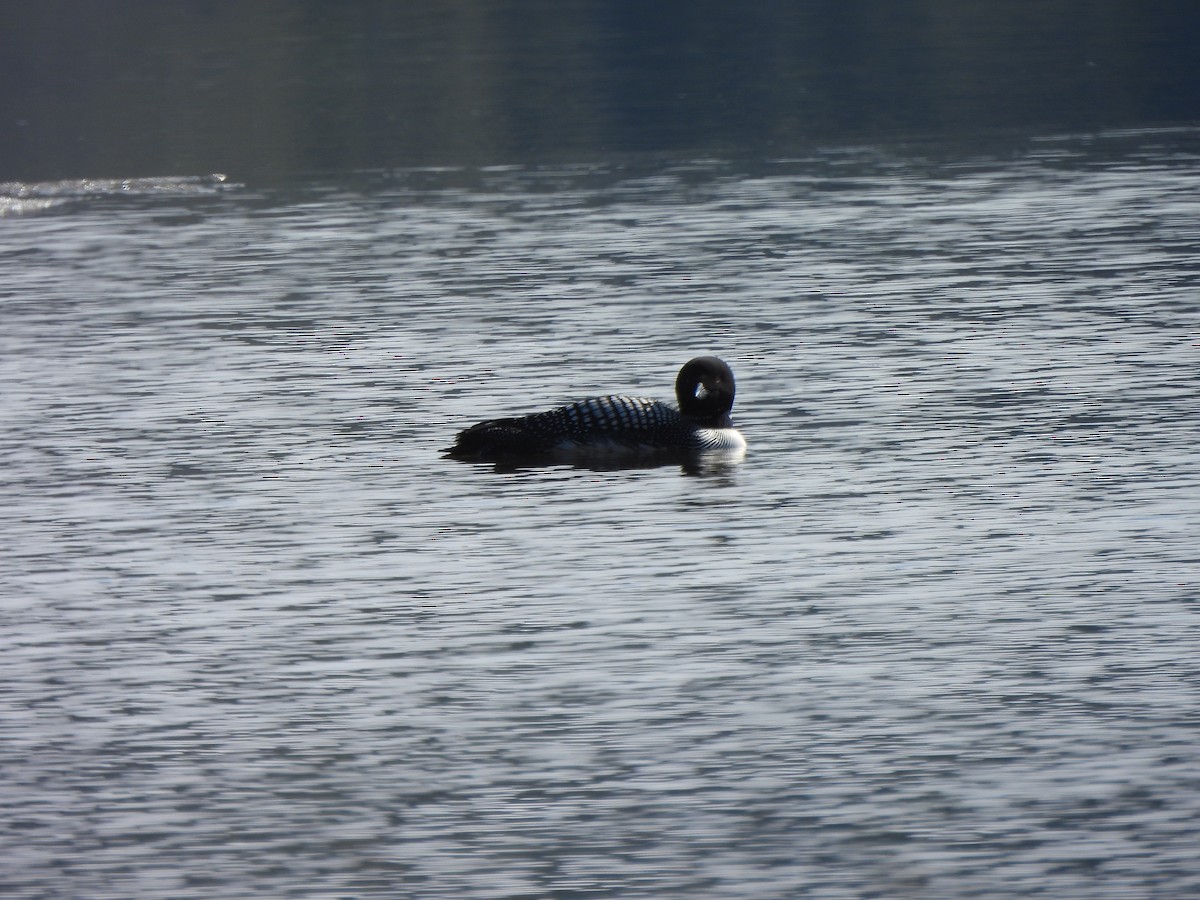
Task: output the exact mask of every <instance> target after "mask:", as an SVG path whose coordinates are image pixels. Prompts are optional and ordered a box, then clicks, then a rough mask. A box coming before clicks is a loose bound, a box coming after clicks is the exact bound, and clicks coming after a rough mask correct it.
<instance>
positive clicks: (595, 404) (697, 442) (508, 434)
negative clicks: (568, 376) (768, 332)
mask: <svg viewBox="0 0 1200 900" xmlns="http://www.w3.org/2000/svg"><path fill="white" fill-rule="evenodd" d="M733 393H734V384H733V371H732V370H731V369H730V368H729V366H728V365H726V364H725V362H724V361H723V360H720V359H717V357H715V356H698V357H696V358H695V359H693V360H691V361H690V362H688V363H687V364H686V365H685V366H684V367H683V368H682V369H680V370H679V376H678V377H677V378H676V379H675V396H676V398H677V399H678V401H679V407H678V409H676V408H675V407H674V406H670V405H668V404H666V403H661V402H659V401H658V400H648V399H646V398H644V397H626V396H608V397H593V398H591V399H589V400H580V401H578V402H577V403H572V404H570V405H569V406H560V407H558V408H557V409H552V410H548V411H547V412H541V413H534V414H533V415H528V416H519V417H514V418H506V419H489V420H487V421H486V422H480V423H479V424H477V425H472V426H471V427H470V428H467V429H466V430H464V431H461V432H459V434H458V437H457V439H456V441H455V444H454V446H453V447H448V448H446V450H445V452H446V454H447V455H448V456H450V457H451V458H453V459H463V460H491V461H495V460H503V459H512V458H516V457H520V458H536V457H550V458H568V459H570V458H580V457H589V456H603V457H607V456H644V455H659V454H674V455H679V454H694V453H705V452H708V451H726V452H734V453H739V452H741V451H744V450H745V449H746V439H745V438H744V437H742V434H741V432H739V431H738V430H737V429H736V428H734V427H733V422H732V421H731V420H730V418H729V410H730V409H732V408H733Z"/></svg>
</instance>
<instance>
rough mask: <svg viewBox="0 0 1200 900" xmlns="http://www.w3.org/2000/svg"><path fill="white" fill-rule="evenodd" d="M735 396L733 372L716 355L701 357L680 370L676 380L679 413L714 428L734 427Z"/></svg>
mask: <svg viewBox="0 0 1200 900" xmlns="http://www.w3.org/2000/svg"><path fill="white" fill-rule="evenodd" d="M733 393H734V385H733V370H732V369H730V368H729V366H727V365H726V364H725V361H724V360H720V359H717V357H715V356H697V357H696V358H695V359H693V360H691V361H690V362H688V363H687V364H686V365H685V366H684V367H683V368H682V369H680V370H679V377H678V378H676V379H675V396H676V398H677V399H678V400H679V411H680V412H681V413H683V415H685V416H687V417H688V418H691V419H694V420H695V421H696V422H697V423H698V424H701V425H705V426H708V427H710V428H725V427H729V425H730V424H731V423H730V420H729V411H730V410H731V409H733Z"/></svg>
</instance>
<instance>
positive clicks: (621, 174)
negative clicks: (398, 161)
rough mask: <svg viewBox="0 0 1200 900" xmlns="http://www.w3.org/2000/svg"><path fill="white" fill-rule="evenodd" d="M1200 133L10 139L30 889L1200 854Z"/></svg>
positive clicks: (21, 687) (1171, 876) (1062, 883)
mask: <svg viewBox="0 0 1200 900" xmlns="http://www.w3.org/2000/svg"><path fill="white" fill-rule="evenodd" d="M1198 151H1200V140H1198V139H1197V136H1196V134H1195V133H1194V132H1188V131H1182V132H1146V133H1130V134H1110V135H1107V136H1102V137H1098V138H1089V139H1084V138H1071V137H1058V138H1055V137H1047V138H1044V139H1042V140H1036V141H1032V142H1030V143H1029V144H1028V145H1027V146H1025V147H1024V148H1022V149H1021V150H1019V151H1018V152H1012V153H997V154H993V155H976V154H970V153H965V152H957V151H953V150H949V149H946V148H940V149H939V148H932V147H925V148H921V147H912V146H910V147H905V148H895V149H891V150H888V149H880V148H874V149H842V150H831V151H827V152H823V153H813V154H811V155H807V156H803V157H798V158H791V159H779V160H773V161H772V160H768V161H765V162H764V161H758V162H755V163H741V162H738V161H736V160H732V161H731V160H720V159H699V160H679V159H674V160H663V159H640V158H639V159H631V160H627V161H625V162H622V163H609V164H606V165H594V166H576V167H571V166H546V167H511V168H494V169H486V168H485V169H454V168H450V169H405V170H396V171H389V172H365V173H361V174H357V175H343V176H336V177H334V176H330V177H328V178H310V179H297V180H296V181H294V182H292V183H289V184H286V185H282V186H275V187H272V188H271V189H270V190H264V189H261V188H255V187H254V186H252V185H246V184H239V183H237V182H236V181H235V180H233V179H228V180H224V181H222V180H220V179H214V178H208V177H196V178H178V179H175V178H173V179H147V180H140V181H139V180H135V181H129V182H64V183H56V184H33V185H30V184H23V185H6V186H5V187H4V190H3V192H2V193H3V194H4V196H5V199H4V201H3V203H4V205H3V208H2V210H3V212H4V213H5V215H3V216H0V258H2V260H3V270H4V273H5V275H4V279H3V283H2V284H0V300H2V302H3V309H4V320H3V321H4V326H5V327H4V329H3V331H2V333H0V414H2V416H3V422H4V427H3V430H2V432H0V458H2V459H3V468H2V469H0V479H2V481H0V497H2V504H0V528H2V531H3V534H4V535H5V538H4V539H3V544H2V545H0V621H2V622H3V627H2V628H0V685H2V687H0V717H2V719H3V722H4V733H5V739H4V741H3V742H0V772H2V773H3V774H2V775H0V807H2V808H3V811H4V814H3V816H2V817H0V845H2V846H3V848H4V849H3V858H4V862H3V866H2V867H0V887H3V889H4V893H5V895H6V896H9V897H21V898H35V897H36V898H58V897H72V898H73V897H137V898H143V900H145V898H173V900H179V898H206V900H207V898H211V897H218V896H219V897H271V898H281V897H358V896H368V895H369V896H396V897H398V896H413V897H447V898H467V897H479V898H496V897H513V898H515V897H531V898H532V897H563V898H565V897H584V896H587V897H669V896H697V897H729V898H734V897H738V898H740V897H811V898H850V897H914V898H929V897H962V896H977V897H1022V898H1027V897H1052V898H1063V897H1093V898H1098V897H1164V898H1165V897H1172V898H1176V897H1185V896H1198V895H1200V861H1198V854H1197V851H1196V847H1197V837H1198V835H1200V776H1198V773H1200V618H1198V612H1200V607H1198V603H1200V551H1198V550H1197V549H1196V548H1197V535H1198V534H1200V391H1198V374H1200V342H1198V335H1200V191H1198V190H1197V184H1200V181H1198V178H1200V152H1198ZM703 353H715V354H718V355H720V356H722V357H723V358H725V359H726V360H727V361H729V363H730V364H731V365H732V367H733V369H734V372H735V373H736V375H737V378H738V390H739V393H738V399H737V403H736V405H735V407H734V419H735V422H736V423H737V424H738V426H739V427H740V428H741V429H742V431H743V432H744V434H745V435H746V437H747V439H748V441H749V442H750V449H749V452H748V454H747V457H746V459H745V460H744V462H742V463H741V464H740V465H736V466H718V467H713V468H711V469H708V470H705V471H702V472H700V473H688V472H684V471H682V470H681V469H680V467H679V466H677V465H673V466H662V467H657V468H634V469H615V470H612V469H610V470H603V469H589V468H574V467H569V466H550V467H545V468H525V469H517V470H515V471H497V470H496V469H495V468H493V467H491V466H488V465H470V464H463V463H457V462H453V461H449V460H445V459H443V458H441V457H440V455H439V449H440V448H442V447H444V446H446V445H447V444H448V443H449V442H450V441H451V440H452V438H453V435H454V433H455V432H456V431H457V430H458V429H460V428H462V427H464V426H466V425H468V424H470V423H472V422H474V421H476V420H478V419H480V418H484V417H488V416H494V415H501V414H513V413H524V412H532V411H536V410H539V409H543V408H547V407H549V406H552V405H555V404H557V403H560V402H565V401H569V400H573V399H579V398H581V397H586V396H590V395H596V394H604V393H612V392H628V393H635V394H640V395H644V396H657V397H662V398H669V397H670V395H671V388H672V385H673V382H674V377H675V374H676V371H677V370H678V367H679V366H680V365H681V364H682V363H683V362H684V361H686V360H687V359H688V358H690V357H692V356H695V355H699V354H703Z"/></svg>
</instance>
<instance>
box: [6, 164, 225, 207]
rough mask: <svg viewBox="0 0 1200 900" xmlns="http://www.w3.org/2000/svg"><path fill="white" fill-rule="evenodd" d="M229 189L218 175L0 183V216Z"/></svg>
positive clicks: (223, 177) (223, 178)
mask: <svg viewBox="0 0 1200 900" xmlns="http://www.w3.org/2000/svg"><path fill="white" fill-rule="evenodd" d="M232 186H233V185H232V184H230V183H229V180H228V177H227V176H225V175H220V174H212V175H182V176H162V177H152V178H74V179H67V180H64V181H41V182H23V181H7V182H0V216H13V215H29V214H36V213H40V212H46V211H47V210H52V209H57V208H59V207H62V206H67V205H69V204H73V203H79V202H82V201H88V200H95V199H105V198H111V197H179V196H194V195H197V194H214V193H217V192H218V191H221V190H225V189H227V188H229V187H232Z"/></svg>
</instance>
